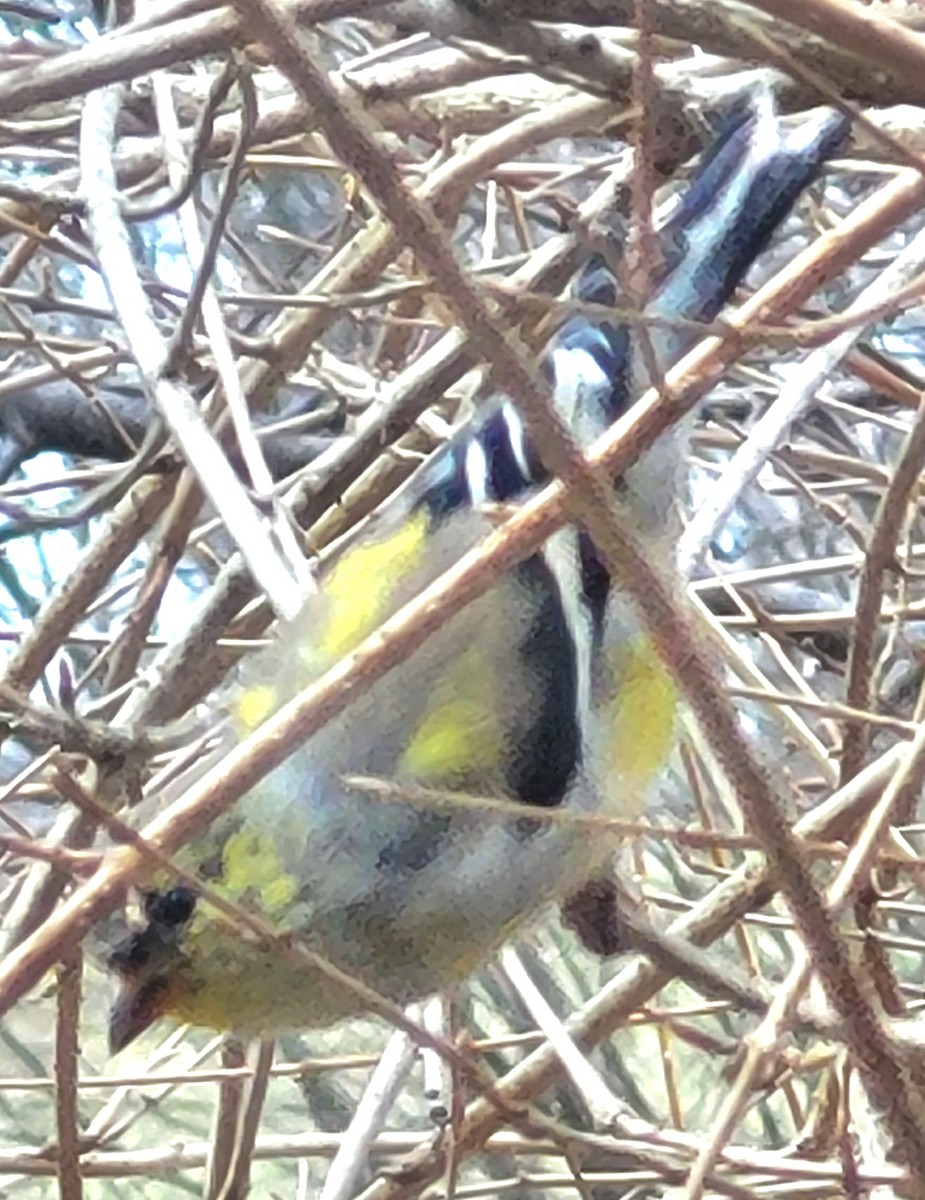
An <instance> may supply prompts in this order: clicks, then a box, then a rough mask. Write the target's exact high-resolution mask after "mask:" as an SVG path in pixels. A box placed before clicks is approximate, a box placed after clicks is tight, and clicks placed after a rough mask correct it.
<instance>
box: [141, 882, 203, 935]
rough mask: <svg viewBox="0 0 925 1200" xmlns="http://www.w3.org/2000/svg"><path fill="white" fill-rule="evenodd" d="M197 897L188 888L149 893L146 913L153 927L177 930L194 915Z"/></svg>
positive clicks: (145, 907) (145, 903)
mask: <svg viewBox="0 0 925 1200" xmlns="http://www.w3.org/2000/svg"><path fill="white" fill-rule="evenodd" d="M195 907H196V896H195V894H194V892H193V891H192V890H191V889H190V888H188V887H182V886H181V887H172V888H170V889H169V890H168V891H166V892H147V893H146V894H145V897H144V913H145V916H146V917H147V919H148V921H149V923H150V924H151V925H160V926H161V927H162V928H164V927H166V928H167V929H175V928H176V927H177V926H178V925H185V924H186V922H187V921H188V920H189V919H190V917H191V916H192V915H193V909H194V908H195Z"/></svg>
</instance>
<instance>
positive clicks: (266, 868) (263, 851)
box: [221, 829, 298, 917]
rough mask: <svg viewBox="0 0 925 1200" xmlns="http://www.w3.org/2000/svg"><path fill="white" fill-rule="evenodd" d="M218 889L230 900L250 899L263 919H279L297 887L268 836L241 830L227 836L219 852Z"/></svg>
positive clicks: (290, 902)
mask: <svg viewBox="0 0 925 1200" xmlns="http://www.w3.org/2000/svg"><path fill="white" fill-rule="evenodd" d="M221 890H222V892H223V893H224V894H225V895H226V896H227V897H228V898H229V899H230V900H242V899H244V898H245V897H247V898H250V899H253V900H254V901H256V903H257V904H258V905H259V907H260V909H261V910H262V911H263V913H265V914H266V915H267V916H269V917H279V916H283V915H284V913H285V910H286V909H287V908H288V907H289V905H291V904H292V902H293V900H294V899H295V896H296V892H297V891H298V887H297V884H296V881H295V880H294V879H293V878H292V876H291V875H290V874H289V873H288V872H287V870H286V868H285V867H284V865H283V863H282V861H281V859H280V856H279V851H278V850H277V848H276V846H275V845H274V843H273V839H272V837H271V836H270V835H269V834H266V833H254V832H250V831H245V830H243V829H242V830H239V831H238V832H237V833H233V834H232V835H231V837H229V839H228V841H227V842H226V843H225V847H224V849H223V851H222V880H221Z"/></svg>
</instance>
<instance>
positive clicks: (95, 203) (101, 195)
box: [80, 88, 302, 617]
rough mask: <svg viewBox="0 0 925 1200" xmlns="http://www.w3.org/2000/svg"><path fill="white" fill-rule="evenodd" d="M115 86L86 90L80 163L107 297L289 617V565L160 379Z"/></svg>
mask: <svg viewBox="0 0 925 1200" xmlns="http://www.w3.org/2000/svg"><path fill="white" fill-rule="evenodd" d="M121 96H122V89H121V88H113V89H109V88H107V89H100V90H98V91H95V92H92V93H91V94H90V96H88V98H87V101H86V103H85V104H84V109H83V115H82V119H81V128H80V162H81V177H82V183H83V189H84V193H85V195H86V198H87V217H88V225H89V229H90V233H91V236H92V238H93V242H94V247H95V249H96V253H97V257H98V259H99V266H100V271H101V273H102V276H103V279H104V282H105V283H106V289H107V292H108V293H109V299H110V302H111V304H112V306H113V309H114V311H115V312H116V313H117V314H118V317H119V321H120V323H121V325H122V328H123V331H124V333H125V337H126V340H127V341H128V344H129V346H130V347H131V350H132V354H133V356H134V358H135V362H136V364H137V366H138V370H139V373H140V375H141V378H142V381H143V383H144V387H145V391H146V393H147V394H148V396H149V397H150V398H151V400H152V401H153V402H154V404H155V405H156V406H157V409H158V411H159V412H160V414H161V416H162V418H163V420H164V423H165V424H166V426H167V427H168V429H169V430H170V431H171V433H172V434H173V436H174V438H175V440H176V442H177V445H178V446H179V447H180V449H181V450H182V452H183V455H184V457H185V459H186V461H187V462H188V463H189V465H190V466H191V467H192V468H193V470H194V471H195V472H196V474H197V476H198V478H199V482H200V484H201V485H202V488H203V491H204V492H205V493H206V495H207V496H208V497H209V499H210V500H211V502H212V503H213V504H214V505H215V508H216V509H217V510H218V512H219V514H220V515H221V517H222V520H223V522H224V525H225V528H226V529H227V531H228V533H229V536H230V537H232V538H233V539H234V542H235V544H236V546H237V547H238V549H239V550H240V552H241V554H242V555H243V557H244V559H245V561H246V562H247V565H248V568H249V569H250V571H251V572H252V573H253V575H254V578H255V579H256V580H257V581H258V582H259V584H260V586H261V587H262V588H263V589H264V591H265V592H266V594H267V596H268V597H269V599H270V601H271V603H272V604H273V605H274V607H275V609H276V611H277V612H278V613H280V614H281V615H283V616H287V617H291V616H294V615H295V614H296V613H297V612H298V610H299V608H300V606H301V602H302V594H301V590H300V588H299V586H298V584H297V582H296V579H295V577H294V575H293V573H292V571H291V570H290V567H289V564H288V563H287V562H286V560H285V558H284V557H283V556H282V555H281V554H280V553H279V551H278V550H277V549H276V547H275V545H274V544H273V542H272V540H271V538H270V537H269V534H268V531H267V528H266V524H265V522H264V520H263V518H262V517H261V515H260V514H259V513H258V512H257V510H256V509H255V507H254V505H253V503H252V501H251V500H250V498H249V497H248V495H247V493H246V491H245V489H244V486H243V484H242V483H241V481H240V479H239V478H238V476H237V475H236V474H235V472H234V469H233V468H232V466H231V464H230V463H229V461H228V459H227V457H226V456H225V454H224V452H223V451H222V449H221V447H220V446H219V445H218V443H217V441H216V440H215V438H214V436H213V435H212V433H211V431H210V430H209V428H208V426H207V425H206V423H205V421H204V420H203V418H202V416H201V414H200V412H199V410H198V408H197V406H196V404H195V403H194V401H193V399H192V397H191V396H190V394H189V392H188V391H187V390H186V389H185V388H182V387H180V386H179V385H178V384H176V383H174V382H172V381H171V380H169V379H167V378H166V377H165V374H164V371H165V367H166V365H167V348H166V345H165V343H164V339H163V338H162V336H161V333H160V329H159V327H158V325H157V323H156V321H155V320H154V317H153V314H152V312H151V309H150V305H149V302H148V298H147V295H146V293H145V291H144V288H143V287H142V284H141V280H140V278H139V277H138V273H137V271H136V269H135V264H134V259H133V255H132V247H131V242H130V239H129V236H128V230H127V228H126V226H125V224H124V222H123V220H122V217H121V214H120V211H119V200H118V191H117V186H116V178H115V171H114V168H113V162H112V149H113V143H114V141H115V136H116V118H117V116H118V113H119V101H120V99H121Z"/></svg>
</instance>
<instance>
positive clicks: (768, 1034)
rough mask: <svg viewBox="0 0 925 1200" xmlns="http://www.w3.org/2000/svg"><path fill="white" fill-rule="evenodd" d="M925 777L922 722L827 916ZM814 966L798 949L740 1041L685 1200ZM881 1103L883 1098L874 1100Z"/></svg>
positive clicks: (708, 1166) (699, 1191) (838, 880)
mask: <svg viewBox="0 0 925 1200" xmlns="http://www.w3.org/2000/svg"><path fill="white" fill-rule="evenodd" d="M923 774H925V722H923V723H922V724H920V725H919V728H918V731H917V732H916V735H915V737H914V738H913V740H912V742H910V743H909V745H908V746H907V747H906V753H905V755H904V757H903V761H902V762H901V763H900V764H899V766H898V767H897V770H896V772H895V773H894V774H893V777H892V778H891V779H890V782H889V784H888V785H887V786H886V787H885V788H884V790H883V795H882V796H881V798H880V800H879V801H878V802H877V804H876V805H875V807H874V808H873V809H872V811H871V813H870V815H869V817H868V818H867V820H866V821H865V822H864V825H863V828H862V829H861V832H860V834H859V836H858V838H857V840H856V841H855V843H854V844H853V845H852V847H851V849H850V851H849V853H848V856H847V858H846V859H845V861H844V863H843V864H842V866H841V868H840V870H839V872H838V874H837V875H836V877H835V880H834V882H833V883H832V884H831V885H830V886H829V888H828V890H827V894H826V901H827V904H828V908H829V911H830V912H831V913H832V914H833V915H837V914H838V913H839V911H840V910H841V909H843V908H845V906H846V905H848V904H849V903H850V901H851V899H852V897H853V896H854V895H855V894H856V892H857V890H858V888H860V887H861V886H863V884H864V883H865V882H866V881H867V879H868V877H869V875H870V871H871V868H872V867H873V860H874V857H875V855H876V852H877V847H878V845H879V843H880V842H881V841H882V840H883V838H884V836H885V833H886V829H887V827H888V825H889V822H890V818H891V816H892V815H893V812H894V809H895V808H896V804H897V802H898V800H899V799H900V797H901V796H902V795H903V794H904V793H905V792H906V791H907V789H908V788H909V785H910V782H912V783H913V786H914V784H915V783H917V784H918V786H919V787H921V782H922V776H923ZM813 965H814V964H813V961H812V958H811V957H810V954H809V949H808V947H807V946H806V944H805V943H802V942H801V943H799V944H798V946H797V948H796V951H795V954H794V961H793V964H792V966H791V968H790V971H789V972H788V975H787V978H786V979H785V981H784V983H783V985H782V986H781V988H780V990H779V991H778V992H777V995H776V996H775V999H774V1001H773V1003H772V1005H771V1007H770V1008H769V1009H768V1012H767V1014H766V1016H765V1017H764V1019H763V1020H762V1022H761V1024H760V1025H759V1026H758V1028H757V1029H756V1030H754V1032H753V1033H750V1034H747V1035H746V1038H745V1045H746V1054H745V1060H744V1062H743V1063H742V1066H741V1067H740V1069H739V1071H738V1072H737V1074H736V1079H735V1082H734V1083H733V1085H732V1087H731V1088H730V1090H729V1093H728V1095H727V1097H726V1099H725V1101H724V1102H723V1104H722V1106H721V1109H720V1112H719V1114H718V1116H717V1117H716V1119H715V1121H714V1123H713V1127H712V1129H711V1132H710V1134H709V1136H708V1137H707V1138H706V1139H705V1141H704V1145H703V1148H702V1150H701V1151H700V1153H699V1154H698V1155H697V1161H696V1162H695V1163H694V1165H693V1167H692V1168H691V1173H690V1176H689V1178H688V1182H687V1192H686V1200H701V1197H702V1196H703V1190H704V1187H705V1186H706V1182H707V1179H708V1177H709V1176H710V1175H711V1174H712V1172H713V1170H714V1168H715V1166H716V1164H717V1162H718V1161H719V1158H720V1154H721V1152H722V1150H723V1148H724V1146H725V1144H726V1142H727V1141H728V1140H729V1138H730V1137H731V1136H732V1131H733V1129H734V1128H735V1125H736V1124H737V1122H738V1121H739V1120H740V1119H741V1117H742V1114H743V1113H744V1111H745V1109H746V1107H747V1106H748V1103H749V1100H750V1097H751V1094H752V1092H753V1089H754V1087H755V1086H756V1081H757V1079H758V1076H759V1074H760V1072H761V1070H762V1067H763V1066H764V1064H765V1063H766V1061H767V1059H768V1057H769V1056H770V1055H771V1054H772V1053H773V1051H774V1049H775V1048H776V1047H777V1045H778V1044H779V1042H780V1040H781V1038H782V1037H783V1036H784V1032H785V1030H786V1028H787V1027H788V1025H789V1024H791V1023H792V1020H793V1016H794V1013H795V1011H796V1006H797V1003H798V1001H799V999H800V997H801V995H803V993H804V992H805V991H806V988H807V987H808V985H809V981H810V977H811V975H812V971H813ZM875 1100H876V1101H878V1102H880V1103H885V1102H888V1098H887V1097H882V1096H880V1097H875Z"/></svg>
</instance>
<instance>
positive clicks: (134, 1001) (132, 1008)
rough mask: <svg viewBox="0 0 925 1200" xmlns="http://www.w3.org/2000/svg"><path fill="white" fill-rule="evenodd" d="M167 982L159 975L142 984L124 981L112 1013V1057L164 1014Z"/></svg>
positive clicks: (137, 981)
mask: <svg viewBox="0 0 925 1200" xmlns="http://www.w3.org/2000/svg"><path fill="white" fill-rule="evenodd" d="M166 990H167V985H166V981H165V980H164V978H163V977H162V976H159V975H155V976H153V977H152V978H150V979H146V980H144V981H143V982H140V981H139V980H137V979H123V981H122V983H121V985H120V987H119V992H118V995H117V996H116V998H115V1000H114V1001H113V1004H112V1007H111V1008H110V1010H109V1053H110V1054H118V1053H119V1051H120V1050H124V1049H125V1047H126V1046H128V1045H129V1044H130V1043H131V1042H133V1041H134V1040H135V1038H137V1037H138V1035H139V1034H141V1033H144V1031H145V1030H146V1029H147V1028H148V1026H149V1025H152V1024H153V1023H154V1022H155V1021H156V1020H157V1019H158V1017H160V1016H161V1015H162V1014H163V1012H164V1003H163V1002H164V993H165V991H166Z"/></svg>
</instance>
